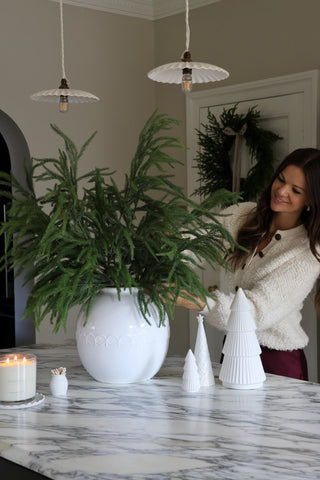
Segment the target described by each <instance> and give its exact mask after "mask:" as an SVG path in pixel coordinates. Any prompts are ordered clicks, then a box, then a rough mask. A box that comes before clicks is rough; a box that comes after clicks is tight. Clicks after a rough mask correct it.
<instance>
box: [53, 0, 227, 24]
mask: <svg viewBox="0 0 320 480" xmlns="http://www.w3.org/2000/svg"><path fill="white" fill-rule="evenodd" d="M51 1H53V2H58V1H59V0H51ZM220 1H222V0H190V10H192V9H194V8H199V7H204V6H205V5H209V4H211V3H216V2H220ZM63 3H65V4H69V5H74V6H76V7H84V8H91V9H92V10H100V11H102V12H109V13H116V14H119V15H128V16H130V17H139V18H145V19H147V20H159V19H160V18H164V17H169V16H170V15H175V14H177V13H182V12H184V11H185V0H63Z"/></svg>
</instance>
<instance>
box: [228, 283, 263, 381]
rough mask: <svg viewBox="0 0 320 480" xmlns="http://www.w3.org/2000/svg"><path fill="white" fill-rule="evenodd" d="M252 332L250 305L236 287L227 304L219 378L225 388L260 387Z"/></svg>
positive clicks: (260, 369) (257, 351)
mask: <svg viewBox="0 0 320 480" xmlns="http://www.w3.org/2000/svg"><path fill="white" fill-rule="evenodd" d="M255 330H256V325H255V322H254V319H253V316H252V314H251V306H250V303H249V302H248V300H247V298H246V296H245V294H244V292H243V290H242V289H241V288H239V289H238V291H237V293H236V295H235V298H234V300H233V302H232V305H231V314H230V317H229V322H228V333H227V336H226V341H225V344H224V347H223V350H222V353H223V354H224V358H223V362H222V366H221V370H220V375H219V378H220V380H221V381H222V383H223V385H224V386H225V387H229V388H236V389H253V388H259V387H261V386H262V384H263V382H264V381H265V379H266V376H265V373H264V370H263V367H262V362H261V358H260V354H261V348H260V345H259V342H258V339H257V336H256V333H255Z"/></svg>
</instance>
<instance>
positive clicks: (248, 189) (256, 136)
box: [195, 104, 282, 201]
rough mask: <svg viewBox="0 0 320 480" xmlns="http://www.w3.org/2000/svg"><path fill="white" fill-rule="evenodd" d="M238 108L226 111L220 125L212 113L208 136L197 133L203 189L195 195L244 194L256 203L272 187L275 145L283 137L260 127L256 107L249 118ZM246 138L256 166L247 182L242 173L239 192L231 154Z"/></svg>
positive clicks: (206, 129)
mask: <svg viewBox="0 0 320 480" xmlns="http://www.w3.org/2000/svg"><path fill="white" fill-rule="evenodd" d="M237 108H238V104H236V105H234V106H233V107H231V108H229V109H224V110H223V112H222V114H221V116H220V121H219V120H218V119H217V118H216V117H215V116H214V114H213V113H211V112H210V111H209V110H208V124H207V125H204V124H202V126H203V128H204V132H201V131H200V130H197V135H198V144H199V146H200V147H201V149H200V151H199V152H198V153H197V155H198V156H197V157H196V162H197V167H198V170H199V179H198V180H199V182H200V187H199V188H198V189H197V190H196V191H195V193H196V194H198V195H201V196H203V197H207V196H210V194H212V193H213V192H215V191H216V190H219V189H221V188H224V189H227V190H233V191H240V192H241V194H242V200H243V201H249V200H256V198H257V197H258V196H259V195H260V193H261V192H262V191H263V190H264V188H265V187H266V186H267V185H268V183H269V181H270V178H271V176H272V174H273V171H274V168H273V163H274V156H273V151H272V146H273V143H274V142H276V141H277V140H280V139H281V138H282V137H279V135H277V134H275V133H273V132H271V131H270V130H265V129H263V128H261V127H260V126H259V119H260V112H259V111H258V110H257V108H256V106H254V107H251V108H249V110H248V112H247V114H246V115H244V114H239V113H237V112H236V111H237ZM240 137H242V138H243V139H244V141H245V142H246V145H247V146H248V149H249V154H250V157H251V159H252V161H253V160H256V163H255V164H254V165H253V166H252V167H251V168H250V170H249V172H248V174H247V177H246V178H240V165H239V164H238V166H237V167H236V168H237V170H238V177H239V178H238V181H237V188H235V185H234V183H235V181H234V168H233V165H232V163H233V162H232V159H231V151H232V149H233V150H234V148H237V145H235V143H236V142H237V141H238V140H239V138H240ZM240 141H241V140H240Z"/></svg>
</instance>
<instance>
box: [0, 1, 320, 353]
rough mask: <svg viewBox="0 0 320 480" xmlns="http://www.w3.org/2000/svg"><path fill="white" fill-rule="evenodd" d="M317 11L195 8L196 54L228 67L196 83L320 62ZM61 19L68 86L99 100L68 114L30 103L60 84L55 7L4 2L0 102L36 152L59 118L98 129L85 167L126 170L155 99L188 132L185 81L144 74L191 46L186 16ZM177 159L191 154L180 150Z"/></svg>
mask: <svg viewBox="0 0 320 480" xmlns="http://www.w3.org/2000/svg"><path fill="white" fill-rule="evenodd" d="M319 18H320V2H319V0H222V1H221V2H217V3H214V4H212V5H208V6H206V7H202V8H198V9H195V10H191V11H190V27H191V43H190V50H191V53H192V57H193V59H194V60H197V61H203V62H208V63H215V64H217V65H219V66H221V67H224V68H226V69H227V70H228V71H229V72H230V78H229V79H228V80H227V81H224V82H220V83H217V84H206V85H203V86H200V87H199V86H195V90H196V89H198V88H205V89H209V88H214V87H215V86H222V85H223V86H227V85H231V84H238V83H243V82H248V81H253V80H259V79H263V78H270V77H274V76H279V75H285V74H290V73H295V72H301V71H305V70H312V69H317V68H319V63H320V53H319V45H320V29H319V27H318V22H319ZM64 25H65V63H66V73H67V76H68V78H69V80H70V87H71V88H76V89H81V90H87V91H89V92H91V93H94V94H96V95H98V96H99V97H100V98H101V101H100V102H99V103H96V104H88V105H71V106H70V111H69V112H68V114H67V115H62V114H60V113H59V112H58V108H57V105H55V104H45V103H36V102H32V101H30V100H29V95H30V94H31V93H34V92H36V91H39V90H42V89H47V88H48V89H49V88H55V87H57V86H58V82H59V80H60V77H61V61H60V27H59V7H58V4H57V3H56V2H51V1H48V0H28V1H26V0H1V15H0V59H1V92H2V93H1V106H0V108H1V110H3V111H4V112H5V113H7V114H8V115H10V116H11V117H12V118H13V120H14V121H15V122H16V123H17V124H18V126H19V127H20V129H21V130H22V132H23V133H24V135H25V137H26V140H27V142H28V144H29V148H30V152H31V155H33V156H48V155H55V153H56V151H57V146H58V145H59V142H58V141H57V138H56V136H55V135H54V134H53V132H51V130H50V127H49V124H50V123H56V124H58V125H59V126H60V127H61V128H62V129H63V130H64V131H65V132H66V133H67V134H69V135H70V136H71V138H73V139H74V140H75V141H76V143H77V144H78V145H80V144H81V143H82V142H83V141H84V140H85V139H86V138H87V137H88V136H89V134H90V133H91V132H92V131H94V130H98V136H97V137H96V139H95V140H94V143H93V145H92V146H91V147H90V149H89V151H88V154H87V156H86V158H85V159H84V161H83V162H84V163H83V169H84V170H86V169H87V167H92V166H106V165H107V166H110V168H111V169H113V168H116V169H117V170H118V171H119V172H120V173H121V172H123V171H125V169H126V167H127V165H128V162H129V161H130V159H131V157H132V154H133V152H134V149H135V146H136V143H137V135H138V132H139V131H140V129H141V127H142V125H143V124H144V122H145V120H146V118H147V117H148V116H149V115H150V114H151V112H152V111H153V110H154V108H155V106H157V107H158V108H159V110H160V111H161V112H165V113H168V114H169V115H170V116H172V117H174V118H177V119H180V120H181V122H182V123H181V124H180V126H179V127H177V128H176V129H175V131H174V134H177V135H180V136H181V137H182V139H183V140H184V139H185V97H184V95H183V93H182V92H181V89H180V87H179V86H176V85H164V84H156V83H153V82H151V81H150V80H149V79H148V78H147V77H146V73H147V72H148V70H150V69H151V68H153V67H154V66H157V65H160V64H163V63H168V62H172V61H177V60H178V59H179V57H180V55H181V53H182V52H183V50H184V49H185V24H184V14H179V15H174V16H171V17H168V18H164V19H161V20H158V21H155V22H152V21H148V20H142V19H138V18H133V17H127V16H123V15H115V14H108V13H104V12H98V11H96V10H90V9H87V8H81V7H74V6H70V5H65V6H64ZM130 70H131V71H130ZM129 71H130V72H129ZM177 158H179V159H181V160H185V154H184V152H182V151H181V152H178V155H177ZM85 162H87V163H85ZM176 181H177V183H178V184H179V185H181V186H183V187H186V182H187V178H186V168H185V166H181V167H178V168H177V170H176ZM74 316H75V314H73V315H71V316H70V328H69V332H68V333H67V336H70V337H72V336H73V328H74V327H73V322H74ZM186 322H187V315H186V312H184V311H183V310H177V314H176V318H175V322H174V323H173V324H172V341H171V347H170V351H174V352H178V353H186V349H187V347H188V341H189V336H188V331H187V328H186ZM50 331H51V327H50V326H48V325H43V327H42V328H41V332H40V334H38V336H37V341H38V342H41V341H52V342H55V341H58V340H59V339H60V340H63V339H64V338H65V334H63V332H61V334H59V335H58V336H52V335H51V334H50Z"/></svg>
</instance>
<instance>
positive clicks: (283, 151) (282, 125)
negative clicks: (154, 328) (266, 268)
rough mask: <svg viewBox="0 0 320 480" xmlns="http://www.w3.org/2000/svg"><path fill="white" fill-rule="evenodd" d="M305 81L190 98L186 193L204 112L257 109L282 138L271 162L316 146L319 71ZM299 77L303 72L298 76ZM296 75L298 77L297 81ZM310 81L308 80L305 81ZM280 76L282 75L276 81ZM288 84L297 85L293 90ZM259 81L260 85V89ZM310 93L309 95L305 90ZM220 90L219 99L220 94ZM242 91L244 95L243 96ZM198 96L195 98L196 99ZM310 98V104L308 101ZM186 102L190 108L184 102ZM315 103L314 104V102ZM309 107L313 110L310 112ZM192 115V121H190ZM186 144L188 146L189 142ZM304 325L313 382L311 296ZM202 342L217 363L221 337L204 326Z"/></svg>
mask: <svg viewBox="0 0 320 480" xmlns="http://www.w3.org/2000/svg"><path fill="white" fill-rule="evenodd" d="M307 74H308V75H307V77H308V80H307V81H306V83H305V87H304V88H302V87H301V76H297V75H295V76H289V77H285V78H286V79H287V80H288V85H289V87H288V91H287V92H286V90H285V89H284V88H283V82H280V83H281V89H280V91H278V93H277V91H276V90H274V84H277V83H279V78H277V79H274V81H273V80H272V79H271V80H269V81H268V83H269V85H266V83H265V82H254V83H252V84H245V86H244V85H239V86H238V89H237V86H233V87H230V92H229V93H228V87H227V88H222V89H219V88H218V89H213V90H211V91H208V92H207V97H205V92H203V91H202V92H200V93H199V92H196V93H195V94H191V95H194V97H192V96H191V97H189V98H188V99H187V113H188V114H189V118H187V122H188V129H187V131H188V146H189V147H190V144H191V149H190V152H189V158H188V191H189V193H190V194H191V193H192V192H193V191H194V190H195V189H196V188H198V184H197V178H198V176H197V172H196V169H195V168H194V166H195V162H194V159H195V157H196V152H197V150H198V145H197V136H196V134H195V133H194V132H195V129H199V130H201V129H202V130H203V127H202V125H203V124H206V123H207V114H208V108H209V109H210V111H211V112H212V113H213V114H214V115H215V116H216V118H219V117H220V115H221V113H222V111H223V109H224V108H226V109H228V108H230V107H232V106H234V104H235V103H238V109H237V112H238V113H244V114H245V113H246V112H247V111H248V109H249V108H250V107H253V106H256V107H257V109H258V110H259V112H260V113H261V126H262V127H263V128H265V129H269V130H272V131H273V132H274V133H277V134H278V135H279V136H281V137H282V140H279V141H277V142H275V144H274V154H275V161H276V162H275V163H276V164H278V163H280V161H281V160H282V159H283V158H284V157H285V156H286V155H287V154H288V153H289V152H290V151H292V150H294V149H296V148H299V147H305V146H309V147H316V146H317V138H316V133H315V132H316V125H315V123H316V108H315V106H316V104H317V103H316V98H314V97H313V96H314V95H315V93H316V91H317V88H315V86H317V84H318V72H307ZM301 75H304V74H301ZM293 77H294V79H293ZM297 77H298V78H297ZM310 77H311V79H312V81H311V82H310ZM281 78H283V77H281ZM293 80H295V81H297V83H298V85H297V87H296V88H293V83H294V82H293ZM261 83H263V85H261ZM310 89H311V92H310ZM219 90H220V91H221V95H219ZM244 92H245V95H244ZM197 95H198V98H197ZM312 98H313V101H312ZM188 102H189V104H188ZM310 102H311V103H310ZM313 102H314V103H313ZM311 105H313V108H311ZM190 115H191V118H190ZM189 142H190V143H189ZM241 157H242V172H243V173H245V172H246V171H248V169H249V168H250V166H251V159H250V158H249V155H248V150H247V147H246V146H245V145H244V143H243V147H242V152H241ZM202 275H203V283H204V285H206V286H207V287H209V286H212V285H217V286H219V273H218V272H213V271H212V270H211V269H206V270H205V271H204V272H203V274H202ZM195 316H196V315H195V314H194V313H191V314H190V339H191V348H193V345H194V341H195V336H196V331H197V322H196V320H195ZM303 327H304V329H305V330H306V332H307V334H308V336H309V339H310V341H309V345H308V347H307V348H306V350H305V352H306V356H307V359H308V365H309V376H310V379H311V380H314V381H317V378H318V377H317V319H316V314H315V311H314V307H313V300H312V298H311V296H310V297H309V298H308V299H307V301H306V302H305V306H304V309H303ZM206 332H207V339H208V344H209V348H210V353H211V358H212V360H213V361H219V359H220V355H221V348H222V339H223V335H224V334H223V333H222V332H220V331H218V330H217V329H216V328H215V327H213V326H210V325H206Z"/></svg>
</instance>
